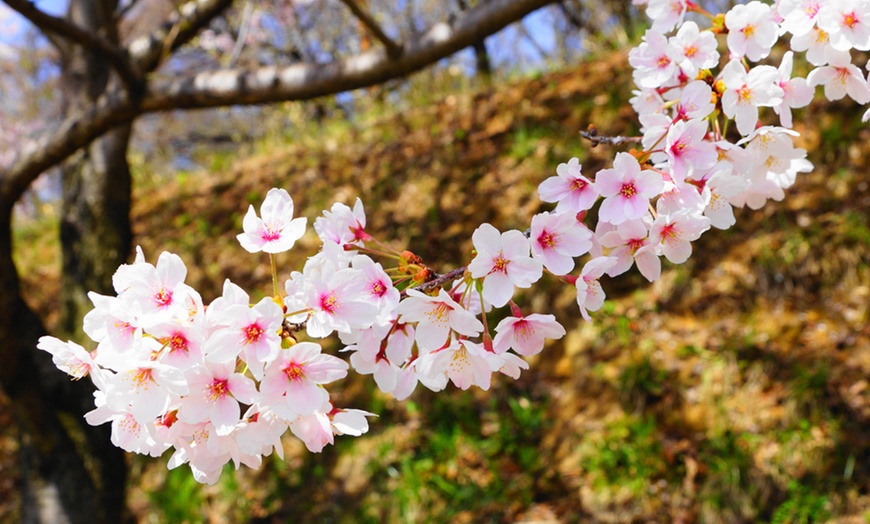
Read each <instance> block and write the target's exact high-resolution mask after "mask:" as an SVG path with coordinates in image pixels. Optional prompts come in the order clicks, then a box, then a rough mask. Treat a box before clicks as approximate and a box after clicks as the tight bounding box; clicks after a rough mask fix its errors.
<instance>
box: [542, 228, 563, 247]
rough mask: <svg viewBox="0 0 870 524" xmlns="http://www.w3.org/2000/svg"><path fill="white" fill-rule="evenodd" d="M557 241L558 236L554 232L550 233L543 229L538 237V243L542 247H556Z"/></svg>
mask: <svg viewBox="0 0 870 524" xmlns="http://www.w3.org/2000/svg"><path fill="white" fill-rule="evenodd" d="M558 241H559V237H558V236H557V235H556V234H555V233H550V232H549V231H543V232H542V233H541V236H539V237H538V244H540V245H541V247H542V248H544V249H552V248H554V247H556V244H557V243H558Z"/></svg>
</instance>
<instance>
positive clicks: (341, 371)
mask: <svg viewBox="0 0 870 524" xmlns="http://www.w3.org/2000/svg"><path fill="white" fill-rule="evenodd" d="M347 369H348V365H347V362H345V361H344V360H341V359H340V358H336V357H333V356H332V355H319V356H317V357H315V358H313V359H311V360H309V361H308V362H307V363H306V364H305V375H306V378H308V379H309V380H311V381H312V382H315V383H317V384H328V383H329V382H333V381H336V380H340V379H343V378H344V377H346V376H347Z"/></svg>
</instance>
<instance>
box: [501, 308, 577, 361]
mask: <svg viewBox="0 0 870 524" xmlns="http://www.w3.org/2000/svg"><path fill="white" fill-rule="evenodd" d="M495 331H496V335H495V338H494V339H493V341H492V345H493V348H494V349H495V352H496V354H502V353H504V352H505V351H507V350H508V349H510V348H513V350H514V351H516V352H517V353H519V354H520V355H524V356H527V357H530V356H532V355H537V354H538V353H540V352H541V350H542V349H544V339H547V338H550V339H554V340H558V339H560V338H562V337H563V336H565V328H563V327H562V325H561V324H559V323H558V322H556V317H555V316H553V315H541V314H538V313H533V314H531V315H527V316H525V317H507V318H505V319H504V320H502V321H501V322H499V323H498V325H497V326H496V327H495Z"/></svg>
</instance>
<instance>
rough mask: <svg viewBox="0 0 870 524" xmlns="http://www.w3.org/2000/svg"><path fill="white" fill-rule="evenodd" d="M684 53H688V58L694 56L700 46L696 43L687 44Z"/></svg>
mask: <svg viewBox="0 0 870 524" xmlns="http://www.w3.org/2000/svg"><path fill="white" fill-rule="evenodd" d="M683 54H684V55H686V58H694V57H695V55H697V54H698V46H696V45H695V44H689V45H687V46H686V47H684V48H683Z"/></svg>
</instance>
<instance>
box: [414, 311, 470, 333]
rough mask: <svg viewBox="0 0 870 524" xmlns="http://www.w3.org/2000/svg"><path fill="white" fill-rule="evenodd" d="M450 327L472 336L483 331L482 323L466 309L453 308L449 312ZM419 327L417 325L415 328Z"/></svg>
mask: <svg viewBox="0 0 870 524" xmlns="http://www.w3.org/2000/svg"><path fill="white" fill-rule="evenodd" d="M449 316H450V327H451V328H453V330H454V331H456V332H457V333H459V334H461V335H465V336H468V337H473V336H476V335H478V334H480V332H481V331H483V324H481V323H480V320H478V319H477V317H475V316H474V315H472V314H471V312H469V311H468V310H465V309H454V310H453V311H452V312H450V313H449ZM417 329H419V327H418V328H417Z"/></svg>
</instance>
